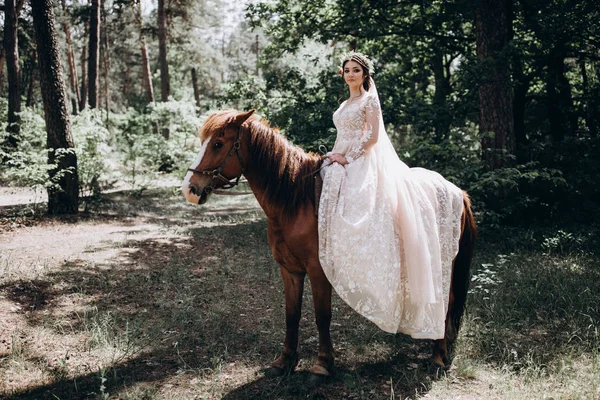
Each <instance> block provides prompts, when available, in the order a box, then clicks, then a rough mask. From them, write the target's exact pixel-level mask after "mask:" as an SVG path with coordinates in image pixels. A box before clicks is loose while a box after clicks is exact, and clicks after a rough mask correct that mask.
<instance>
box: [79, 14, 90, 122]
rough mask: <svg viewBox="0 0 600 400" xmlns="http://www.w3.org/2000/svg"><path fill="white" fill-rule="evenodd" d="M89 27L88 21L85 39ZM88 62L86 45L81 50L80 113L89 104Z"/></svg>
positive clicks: (85, 27)
mask: <svg viewBox="0 0 600 400" xmlns="http://www.w3.org/2000/svg"><path fill="white" fill-rule="evenodd" d="M89 26H90V25H89V22H88V21H86V22H85V24H84V28H83V37H86V36H87V35H88V32H89ZM87 61H88V60H87V46H86V45H85V44H84V45H83V48H82V49H81V96H80V97H79V111H82V110H83V109H84V108H85V106H86V105H87V102H88V100H87V97H88V84H87V82H88V76H87V73H86V68H85V66H86V65H87Z"/></svg>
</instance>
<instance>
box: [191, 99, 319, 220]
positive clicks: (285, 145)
mask: <svg viewBox="0 0 600 400" xmlns="http://www.w3.org/2000/svg"><path fill="white" fill-rule="evenodd" d="M233 115H235V111H232V110H227V111H224V112H222V113H218V114H216V115H213V116H211V117H209V118H208V120H207V121H206V122H205V124H204V126H203V129H202V140H204V139H206V137H207V136H208V134H209V132H218V131H220V130H221V129H222V128H223V127H224V126H225V125H226V124H227V121H228V120H229V117H231V116H233ZM215 116H226V118H213V117H215ZM243 127H244V128H246V129H244V130H243V133H242V135H244V134H246V133H249V134H250V158H251V162H252V164H253V166H254V167H256V168H258V169H260V170H261V171H262V175H261V176H260V180H259V182H258V188H257V189H258V190H259V191H260V192H261V193H262V194H263V196H265V199H266V200H267V201H268V203H269V204H271V205H273V206H275V207H279V208H280V209H281V212H282V216H283V217H292V216H294V215H295V214H296V213H297V212H298V209H299V208H300V207H301V206H302V205H304V204H306V203H312V204H313V205H314V204H315V181H314V178H313V171H315V170H316V169H317V166H318V164H319V157H318V156H317V155H315V154H312V153H306V152H305V151H304V150H302V149H301V148H299V147H298V146H294V145H293V144H292V143H290V142H289V141H288V140H287V139H286V138H285V137H284V136H283V135H281V134H280V133H279V131H278V130H277V129H273V128H271V127H269V126H268V125H267V124H266V123H265V122H263V121H259V120H258V118H256V117H255V116H252V117H250V118H249V119H248V120H247V121H246V122H245V123H244V124H243Z"/></svg>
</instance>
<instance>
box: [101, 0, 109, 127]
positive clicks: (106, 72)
mask: <svg viewBox="0 0 600 400" xmlns="http://www.w3.org/2000/svg"><path fill="white" fill-rule="evenodd" d="M105 6H106V3H103V4H102V14H103V17H104V18H103V20H104V21H103V28H104V57H103V63H102V66H103V67H104V68H103V69H104V108H105V110H106V126H108V122H109V111H110V86H109V79H108V76H109V71H110V45H109V43H110V42H109V39H108V23H107V18H106V8H105Z"/></svg>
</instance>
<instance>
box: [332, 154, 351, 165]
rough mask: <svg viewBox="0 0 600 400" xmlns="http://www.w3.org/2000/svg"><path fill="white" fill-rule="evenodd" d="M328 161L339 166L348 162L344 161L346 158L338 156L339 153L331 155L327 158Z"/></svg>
mask: <svg viewBox="0 0 600 400" xmlns="http://www.w3.org/2000/svg"><path fill="white" fill-rule="evenodd" d="M329 161H330V162H332V163H334V162H336V163H338V164H340V165H346V164H348V160H346V157H344V156H343V155H341V154H339V153H333V154H331V155H330V156H329Z"/></svg>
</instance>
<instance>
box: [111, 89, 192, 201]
mask: <svg viewBox="0 0 600 400" xmlns="http://www.w3.org/2000/svg"><path fill="white" fill-rule="evenodd" d="M147 111H148V112H147V113H140V112H138V111H136V110H135V109H132V108H130V109H129V110H128V112H127V113H126V114H123V115H121V116H120V119H119V121H118V123H117V125H118V127H119V130H120V131H121V133H120V134H119V135H118V136H117V143H118V148H119V149H120V152H121V162H122V163H123V165H124V168H125V178H126V180H127V181H128V182H129V183H130V184H131V185H132V186H133V187H138V188H141V189H143V188H145V186H146V185H147V184H148V183H149V182H150V180H151V179H152V178H153V177H154V175H155V174H156V173H157V172H174V171H176V172H178V173H179V174H181V171H182V170H183V169H184V168H187V166H188V164H189V162H188V161H191V159H193V155H194V152H193V148H192V147H193V144H194V142H195V138H196V135H197V132H198V129H199V127H200V126H201V120H200V119H199V118H198V117H197V116H196V110H195V106H194V104H193V103H190V102H186V101H174V100H172V101H169V102H165V103H155V104H152V105H150V106H149V107H148V110H147ZM165 127H168V128H169V129H170V138H169V140H166V139H165V138H164V137H163V136H162V135H161V134H160V131H161V129H162V128H165Z"/></svg>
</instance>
